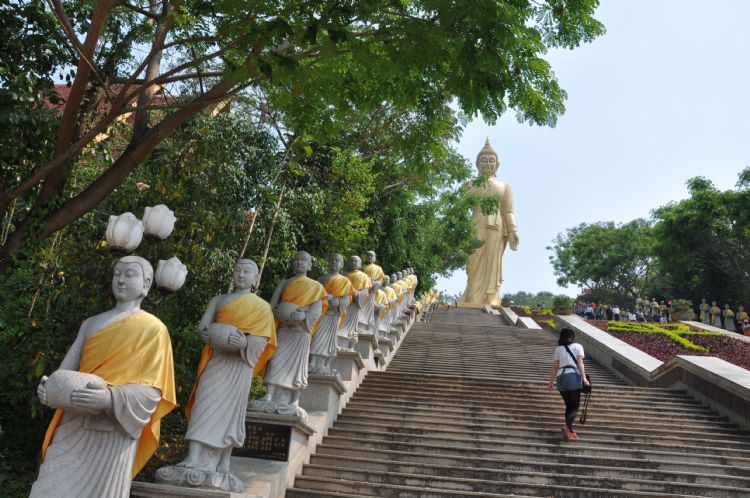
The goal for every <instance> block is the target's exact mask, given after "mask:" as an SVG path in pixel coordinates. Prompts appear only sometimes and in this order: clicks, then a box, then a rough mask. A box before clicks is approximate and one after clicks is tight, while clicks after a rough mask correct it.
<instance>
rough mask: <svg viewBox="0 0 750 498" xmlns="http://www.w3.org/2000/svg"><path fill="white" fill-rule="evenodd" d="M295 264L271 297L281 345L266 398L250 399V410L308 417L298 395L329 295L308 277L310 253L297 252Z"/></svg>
mask: <svg viewBox="0 0 750 498" xmlns="http://www.w3.org/2000/svg"><path fill="white" fill-rule="evenodd" d="M293 264H294V273H295V275H294V277H292V278H288V279H285V280H282V281H281V282H279V284H278V285H277V286H276V290H275V291H274V292H273V296H272V297H271V308H272V309H273V316H274V317H275V318H276V322H277V324H276V327H277V328H276V338H277V341H278V344H277V346H276V352H275V353H274V355H273V357H272V358H271V360H270V361H269V362H268V369H267V371H266V378H265V383H266V387H267V389H268V394H266V397H265V398H264V399H263V400H260V401H251V402H250V404H249V409H250V410H254V411H266V412H275V413H279V414H282V415H295V416H297V417H299V418H301V419H303V420H307V412H306V411H305V410H304V409H303V408H301V407H300V406H299V397H300V394H301V391H302V389H306V388H307V369H308V365H309V363H308V362H309V356H310V337H311V336H312V335H313V334H315V331H316V330H317V328H318V324H319V321H320V317H321V316H322V315H324V314H325V313H326V310H327V308H328V294H327V293H326V291H325V288H324V287H323V286H322V285H321V284H320V282H318V281H316V280H313V279H311V278H308V276H307V272H308V271H310V268H311V266H312V257H311V256H310V255H309V254H308V253H307V252H305V251H299V252H297V253H296V254H295V255H294V260H293Z"/></svg>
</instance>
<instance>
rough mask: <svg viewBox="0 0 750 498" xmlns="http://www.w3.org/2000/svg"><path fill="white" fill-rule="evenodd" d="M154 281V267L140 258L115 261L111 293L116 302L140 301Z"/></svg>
mask: <svg viewBox="0 0 750 498" xmlns="http://www.w3.org/2000/svg"><path fill="white" fill-rule="evenodd" d="M153 281H154V267H153V266H151V263H149V262H148V260H146V259H144V258H142V257H140V256H125V257H123V258H120V259H119V260H117V263H115V267H114V270H113V275H112V293H113V294H114V296H115V299H117V301H118V302H125V301H138V302H139V303H140V301H142V300H143V298H144V297H146V296H147V295H148V291H149V289H151V282H153Z"/></svg>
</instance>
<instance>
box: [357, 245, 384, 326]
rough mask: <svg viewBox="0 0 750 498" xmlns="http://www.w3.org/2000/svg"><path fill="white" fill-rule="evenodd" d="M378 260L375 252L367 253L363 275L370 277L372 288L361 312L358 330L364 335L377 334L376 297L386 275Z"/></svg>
mask: <svg viewBox="0 0 750 498" xmlns="http://www.w3.org/2000/svg"><path fill="white" fill-rule="evenodd" d="M376 260H377V256H376V255H375V251H367V253H366V256H365V261H366V262H367V264H366V265H364V266H363V267H362V273H364V274H365V275H367V276H368V277H370V281H371V282H372V287H371V288H370V292H369V294H370V297H369V299H368V300H367V302H366V303H365V304H364V306H362V308H360V311H359V328H358V329H357V330H358V331H359V332H362V333H369V334H377V329H376V328H375V327H374V323H375V321H376V316H375V315H376V313H375V305H376V304H377V303H376V296H377V292H378V290H380V288H381V287H382V286H383V282H384V277H385V273H384V272H383V269H382V268H381V267H380V266H379V265H378V264H376V263H375V261H376Z"/></svg>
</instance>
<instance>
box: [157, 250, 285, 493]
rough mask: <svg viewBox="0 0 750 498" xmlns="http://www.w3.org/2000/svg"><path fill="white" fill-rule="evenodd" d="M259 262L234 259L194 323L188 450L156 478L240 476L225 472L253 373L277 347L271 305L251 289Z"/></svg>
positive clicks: (233, 487)
mask: <svg viewBox="0 0 750 498" xmlns="http://www.w3.org/2000/svg"><path fill="white" fill-rule="evenodd" d="M257 280H258V266H257V265H256V264H255V262H254V261H252V260H250V259H241V260H239V261H237V264H236V265H235V267H234V273H233V276H232V281H233V285H234V291H232V292H230V293H228V294H223V295H219V296H216V297H214V298H213V299H211V301H210V302H209V303H208V306H207V308H206V311H205V313H204V314H203V317H202V318H201V321H200V324H199V325H198V334H199V335H200V337H201V339H203V342H205V343H206V345H205V346H204V347H203V351H202V353H201V359H200V362H199V364H198V374H197V377H196V381H195V385H194V386H193V391H192V393H191V394H190V399H189V400H188V402H187V405H186V406H185V414H186V416H187V419H188V422H189V423H188V429H187V433H186V434H185V440H186V441H187V442H188V448H189V449H188V456H187V458H185V460H183V461H182V462H180V463H178V464H177V465H176V466H167V467H162V468H160V469H159V470H158V471H157V473H156V479H157V481H159V482H164V483H168V484H172V485H178V486H191V487H193V486H207V487H214V488H218V489H222V490H224V491H232V492H240V491H242V490H243V489H244V488H245V485H244V483H243V482H242V480H241V479H239V478H238V477H237V476H235V475H234V474H232V473H231V472H230V465H229V463H230V457H231V455H232V449H233V448H240V447H242V445H243V444H244V442H245V412H246V411H247V399H248V396H249V394H250V387H251V385H252V382H253V377H254V376H255V375H256V374H257V373H258V372H259V371H260V370H262V369H263V367H265V365H266V363H267V362H268V359H269V358H270V357H271V355H273V352H274V351H275V349H276V326H275V324H274V320H273V313H272V312H271V306H270V305H269V304H268V303H267V302H265V301H264V300H263V299H261V298H260V297H258V296H256V295H255V294H253V293H252V291H253V288H254V286H255V284H256V283H257Z"/></svg>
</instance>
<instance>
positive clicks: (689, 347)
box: [596, 322, 750, 370]
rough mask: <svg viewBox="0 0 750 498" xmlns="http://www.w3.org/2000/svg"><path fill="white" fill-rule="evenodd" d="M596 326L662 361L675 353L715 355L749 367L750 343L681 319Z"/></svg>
mask: <svg viewBox="0 0 750 498" xmlns="http://www.w3.org/2000/svg"><path fill="white" fill-rule="evenodd" d="M596 325H597V328H600V329H601V330H604V331H605V332H607V333H609V334H611V335H612V336H614V337H617V338H618V339H620V340H621V341H623V342H626V343H628V344H630V345H631V346H633V347H636V348H638V349H640V350H641V351H643V352H644V353H647V354H650V355H651V356H653V357H654V358H656V359H658V360H661V361H668V360H671V359H672V358H674V357H675V356H676V355H691V356H715V357H717V358H721V359H722V360H724V361H727V362H729V363H732V364H733V365H737V366H738V367H742V368H745V369H747V370H750V344H747V343H745V342H742V341H740V340H737V339H733V338H731V337H727V336H726V335H724V334H721V333H719V332H705V331H698V330H696V329H693V328H691V327H689V326H687V325H685V324H682V323H671V324H664V325H659V324H656V323H634V322H603V323H600V324H596Z"/></svg>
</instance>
